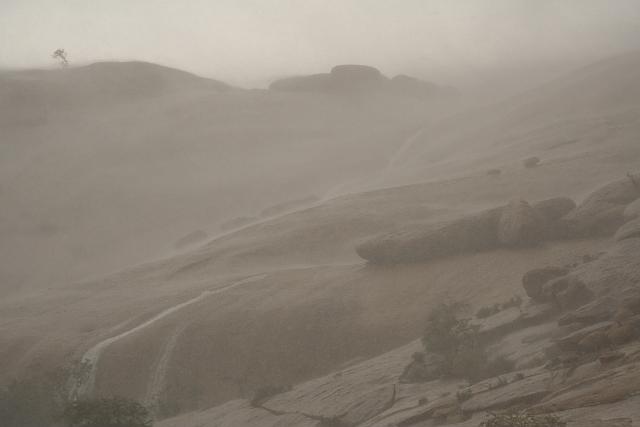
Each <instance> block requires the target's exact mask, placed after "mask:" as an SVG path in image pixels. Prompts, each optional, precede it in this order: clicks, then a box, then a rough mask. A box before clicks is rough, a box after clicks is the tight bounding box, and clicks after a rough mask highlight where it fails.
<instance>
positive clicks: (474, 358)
mask: <svg viewBox="0 0 640 427" xmlns="http://www.w3.org/2000/svg"><path fill="white" fill-rule="evenodd" d="M463 308H464V306H463V305H461V304H459V303H445V304H442V305H440V306H438V308H436V309H434V310H433V311H432V312H431V314H430V315H429V317H428V322H427V327H426V329H425V332H424V335H423V337H422V343H423V345H424V347H425V349H426V350H427V351H428V352H432V353H435V354H437V355H439V356H440V357H439V360H440V362H438V365H439V366H438V370H439V372H440V375H441V376H445V377H448V376H449V377H451V376H452V377H461V378H467V379H468V380H469V381H471V382H476V381H479V380H481V379H484V378H488V377H491V376H495V375H500V374H503V373H505V372H508V371H510V370H512V368H513V364H512V363H510V362H509V363H507V362H508V361H506V359H503V358H501V359H496V361H493V362H489V360H488V357H487V353H486V350H485V344H484V343H483V342H482V340H481V336H480V334H479V333H478V326H477V325H473V324H471V323H470V320H469V319H464V318H459V317H458V314H459V313H460V312H461V311H462V309H463Z"/></svg>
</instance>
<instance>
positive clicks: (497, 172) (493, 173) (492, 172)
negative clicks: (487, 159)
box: [487, 169, 502, 176]
mask: <svg viewBox="0 0 640 427" xmlns="http://www.w3.org/2000/svg"><path fill="white" fill-rule="evenodd" d="M501 173H502V171H501V170H500V169H489V170H488V171H487V175H489V176H499V175H500V174H501Z"/></svg>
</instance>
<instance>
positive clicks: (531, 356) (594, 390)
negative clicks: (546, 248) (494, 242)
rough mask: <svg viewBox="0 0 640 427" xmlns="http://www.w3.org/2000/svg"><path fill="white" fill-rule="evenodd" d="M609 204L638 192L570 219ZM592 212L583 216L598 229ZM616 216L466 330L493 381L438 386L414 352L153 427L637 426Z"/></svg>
mask: <svg viewBox="0 0 640 427" xmlns="http://www.w3.org/2000/svg"><path fill="white" fill-rule="evenodd" d="M629 184H631V187H629ZM614 192H616V193H618V194H620V193H619V192H622V193H625V194H628V195H629V196H631V195H633V196H634V197H625V198H623V199H616V200H618V201H619V205H620V207H621V208H623V210H624V208H625V207H628V206H632V204H631V202H634V201H636V200H640V187H635V185H634V184H633V181H631V180H626V181H625V180H623V181H619V182H615V183H611V184H609V185H607V186H606V187H603V189H600V190H598V191H596V192H595V193H594V194H593V195H591V196H590V197H589V198H588V199H587V200H586V201H585V202H584V203H583V204H582V205H581V206H579V207H578V208H577V209H576V211H582V212H584V210H586V209H591V208H589V206H592V205H593V202H594V200H595V199H600V201H603V198H605V197H606V196H605V195H610V194H612V193H614ZM609 200H613V199H611V198H610V199H609ZM623 200H624V201H623ZM607 211H608V212H611V210H610V209H609V210H607ZM630 211H633V209H628V210H627V212H630ZM602 212H603V211H602V210H590V213H589V214H588V215H589V216H590V217H591V218H592V219H593V218H598V219H599V220H602V218H603V215H602ZM616 212H617V213H616V214H615V220H614V219H613V218H614V217H613V216H609V217H608V218H609V219H608V220H607V221H606V222H607V223H608V224H613V223H618V224H621V223H622V224H623V225H622V226H621V227H619V229H618V232H617V233H616V234H615V237H614V238H613V239H612V240H611V241H610V242H609V243H608V244H607V248H606V249H605V250H604V251H602V252H599V253H597V254H595V255H593V256H585V257H583V259H582V260H580V261H578V262H573V263H570V264H563V263H562V262H561V261H560V260H559V259H558V260H557V263H556V264H555V265H554V264H549V265H541V266H540V268H537V269H533V270H531V271H528V272H527V273H526V274H524V275H523V277H522V286H523V290H524V291H525V293H526V299H525V300H524V301H521V302H519V303H517V304H515V305H512V304H506V305H500V304H496V305H494V306H492V307H491V309H488V310H485V311H484V314H481V313H482V311H478V313H477V314H476V316H474V317H473V318H472V320H471V322H472V323H471V324H472V325H473V326H474V327H475V330H477V331H478V332H477V333H478V336H479V337H480V339H481V341H482V342H483V346H486V349H487V350H486V351H487V354H488V356H489V358H490V359H493V360H504V361H508V363H507V362H502V364H503V365H504V366H506V368H504V369H502V371H501V374H500V375H497V376H491V375H487V376H486V378H481V379H480V380H474V381H469V380H467V379H463V378H457V377H456V376H455V375H454V376H448V375H446V376H442V371H441V369H440V368H439V367H438V366H439V365H438V363H441V362H438V358H437V357H434V356H436V353H434V352H432V351H430V349H429V347H428V346H427V348H426V357H424V358H423V357H420V358H416V357H414V361H413V362H410V360H411V357H410V356H411V355H412V354H413V355H414V356H415V355H416V354H420V353H416V352H422V351H425V349H424V348H423V346H422V345H421V343H419V342H414V343H411V344H409V345H406V346H404V347H400V348H398V349H396V350H393V351H390V352H388V353H385V354H383V355H382V356H378V357H375V358H372V359H369V360H366V361H363V362H357V363H353V364H351V365H350V366H346V367H344V368H342V369H340V370H337V371H335V372H334V373H332V374H331V375H328V376H325V377H320V378H317V379H314V380H312V381H308V382H304V383H302V384H297V385H295V386H293V387H292V388H287V387H282V386H279V387H278V386H271V387H270V388H266V389H263V390H264V391H263V393H262V394H259V395H257V396H255V397H254V398H253V400H251V401H248V400H234V401H231V402H228V403H225V404H224V405H221V406H217V407H214V408H211V409H208V410H205V411H202V412H198V413H190V414H186V415H182V416H179V417H176V418H172V419H168V420H165V421H163V422H161V423H160V424H159V425H160V426H161V427H178V426H180V427H190V426H194V427H195V426H208V427H214V426H215V427H217V426H235V425H245V426H352V427H353V426H367V427H374V426H377V427H390V426H436V425H438V426H442V425H447V426H460V427H462V426H469V427H472V426H473V427H475V426H479V425H480V423H482V422H483V421H485V420H488V419H490V418H491V417H492V415H491V414H500V413H514V412H513V411H515V413H519V414H521V415H519V416H518V417H520V418H521V420H522V421H521V422H524V420H525V419H529V422H533V420H534V419H538V420H539V422H542V420H543V419H544V420H547V424H541V425H545V426H547V425H549V426H553V425H558V426H560V425H566V426H575V427H578V426H586V425H588V426H594V427H595V426H598V427H618V426H631V425H635V423H640V400H638V397H639V396H640V268H639V265H640V264H639V261H640V232H639V230H640V226H639V225H638V219H636V218H635V217H634V214H633V213H631V214H627V215H626V216H622V215H621V214H620V212H621V210H620V209H616ZM584 215H585V217H586V216H587V214H586V213H585V214H584ZM591 232H593V233H599V232H601V229H597V230H596V229H592V230H591ZM407 365H408V366H407ZM408 368H410V369H408ZM510 411H511V412H510ZM525 414H526V415H525ZM493 416H495V415H493ZM514 417H515V416H514ZM552 422H554V423H556V424H552ZM509 425H512V424H509ZM513 425H515V424H513Z"/></svg>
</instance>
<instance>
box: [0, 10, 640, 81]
mask: <svg viewBox="0 0 640 427" xmlns="http://www.w3.org/2000/svg"><path fill="white" fill-rule="evenodd" d="M639 33H640V5H639V4H638V2H637V1H634V0H617V1H615V2H611V1H604V0H584V1H579V2H576V1H568V0H564V1H561V0H542V1H529V0H491V1H489V0H487V1H472V0H461V1H455V2H451V1H437V0H406V1H401V2H391V1H385V0H349V1H342V0H328V1H327V0H304V1H294V0H266V1H264V0H263V1H257V0H245V1H236V0H218V1H215V2H210V1H205V0H193V1H189V2H175V1H169V0H158V1H151V0H138V1H134V2H132V1H127V0H111V1H104V0H103V1H92V2H86V1H82V0H70V1H65V2H58V1H54V0H29V1H18V0H5V1H3V2H2V3H1V4H0V68H2V67H10V68H16V67H43V66H51V65H52V60H51V58H50V54H51V52H52V51H53V50H54V49H56V48H59V47H62V48H65V49H66V50H67V51H68V53H69V55H70V59H71V61H72V62H73V63H76V64H83V63H88V62H95V61H97V60H123V59H137V60H145V61H150V62H155V63H160V64H165V65H169V66H174V67H178V68H180V69H185V70H188V71H192V72H196V73H198V74H201V75H204V76H207V77H212V78H217V79H220V80H223V81H226V82H228V83H231V84H235V85H240V86H243V87H264V86H265V85H266V84H268V82H269V81H271V80H273V79H274V78H277V77H282V76H286V75H295V74H310V73H318V72H323V71H324V70H326V69H328V68H330V67H331V66H333V65H335V64H340V63H362V64H368V65H373V66H376V67H378V68H379V69H381V70H382V71H383V72H385V73H387V74H391V75H393V74H398V73H406V74H412V75H417V76H418V77H422V78H426V79H428V80H436V81H439V82H442V83H449V84H454V85H456V86H460V85H467V86H468V85H472V86H478V85H486V84H488V83H495V81H496V80H498V79H500V80H504V79H505V76H507V75H512V74H514V73H515V72H518V74H520V77H518V79H520V80H522V72H523V71H527V72H528V74H529V75H530V76H531V79H532V80H541V79H544V78H547V77H549V75H550V74H551V73H554V72H555V73H557V72H558V71H566V70H568V69H569V68H571V67H575V66H577V65H583V64H586V63H588V62H592V61H594V60H596V59H598V58H600V57H603V56H607V55H613V54H616V53H619V52H622V51H625V50H630V49H634V48H637V47H638V46H639V45H640V42H639V41H638V40H640V37H639ZM496 71H498V72H500V73H501V76H500V77H499V78H496V77H495V76H494V73H495V72H496ZM508 71H511V72H510V73H509V72H508ZM509 78H513V77H509Z"/></svg>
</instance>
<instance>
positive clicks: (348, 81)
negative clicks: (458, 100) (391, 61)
mask: <svg viewBox="0 0 640 427" xmlns="http://www.w3.org/2000/svg"><path fill="white" fill-rule="evenodd" d="M269 89H271V90H274V91H282V92H325V93H334V94H339V93H342V94H345V93H354V92H388V93H395V94H398V95H403V96H411V97H434V96H439V95H452V94H453V93H455V91H454V90H453V89H452V88H449V87H444V86H438V85H436V84H433V83H429V82H425V81H423V80H419V79H417V78H414V77H409V76H405V75H398V76H395V77H394V78H392V79H389V78H388V77H385V76H384V75H383V74H382V73H381V72H380V71H379V70H378V69H376V68H374V67H370V66H367V65H337V66H335V67H333V68H332V69H331V72H329V73H321V74H312V75H306V76H294V77H287V78H283V79H280V80H276V81H274V82H273V83H271V85H270V86H269Z"/></svg>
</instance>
